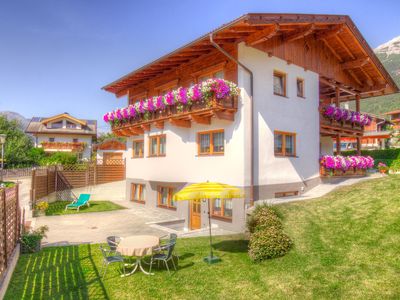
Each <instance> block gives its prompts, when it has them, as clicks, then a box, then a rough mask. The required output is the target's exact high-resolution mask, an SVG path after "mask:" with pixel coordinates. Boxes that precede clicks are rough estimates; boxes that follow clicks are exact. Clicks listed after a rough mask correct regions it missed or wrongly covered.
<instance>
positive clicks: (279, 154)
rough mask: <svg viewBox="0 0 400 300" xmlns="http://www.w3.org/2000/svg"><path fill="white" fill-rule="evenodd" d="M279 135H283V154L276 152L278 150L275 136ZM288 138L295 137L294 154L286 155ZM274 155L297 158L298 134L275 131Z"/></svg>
mask: <svg viewBox="0 0 400 300" xmlns="http://www.w3.org/2000/svg"><path fill="white" fill-rule="evenodd" d="M278 134H280V135H282V152H276V148H275V136H276V135H278ZM286 136H292V137H293V154H287V153H286ZM274 155H275V156H282V157H297V133H296V132H287V131H280V130H274Z"/></svg>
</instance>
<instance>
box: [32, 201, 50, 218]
mask: <svg viewBox="0 0 400 300" xmlns="http://www.w3.org/2000/svg"><path fill="white" fill-rule="evenodd" d="M48 208H49V203H47V202H46V201H40V202H38V204H36V209H35V213H36V216H37V217H40V216H44V215H46V210H47V209H48Z"/></svg>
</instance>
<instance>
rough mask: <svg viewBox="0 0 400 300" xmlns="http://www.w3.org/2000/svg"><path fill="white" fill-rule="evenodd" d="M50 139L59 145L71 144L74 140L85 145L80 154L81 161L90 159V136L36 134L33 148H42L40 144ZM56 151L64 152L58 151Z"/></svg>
mask: <svg viewBox="0 0 400 300" xmlns="http://www.w3.org/2000/svg"><path fill="white" fill-rule="evenodd" d="M50 138H54V142H61V143H72V142H73V141H74V139H77V141H78V142H82V143H86V146H85V149H84V150H83V152H82V158H83V159H90V156H91V153H92V136H88V135H80V134H76V135H73V134H60V133H54V134H48V133H46V134H37V135H36V137H35V147H42V142H49V139H50ZM58 151H65V150H62V149H59V150H58Z"/></svg>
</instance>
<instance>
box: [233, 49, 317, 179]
mask: <svg viewBox="0 0 400 300" xmlns="http://www.w3.org/2000/svg"><path fill="white" fill-rule="evenodd" d="M238 55H239V61H241V62H242V63H243V64H244V65H246V66H247V67H248V68H249V69H250V70H252V71H253V75H254V95H253V99H254V106H255V107H254V108H255V111H256V112H257V113H256V114H255V115H254V119H255V126H254V128H255V132H256V135H258V143H259V144H258V145H257V141H255V145H256V148H257V149H258V154H257V155H256V157H255V159H256V161H255V165H256V166H257V167H256V169H258V170H256V176H255V184H256V185H270V184H282V183H292V182H299V181H303V180H307V179H311V178H315V177H318V176H319V162H318V158H319V138H320V136H319V112H318V105H319V77H318V74H317V73H314V72H311V71H305V70H304V69H303V68H302V67H299V66H296V65H293V64H290V65H288V64H287V62H286V61H284V60H281V59H279V58H276V57H268V55H267V54H266V53H265V52H262V51H259V50H257V49H254V48H251V47H247V46H245V45H244V43H242V44H240V45H239V53H238ZM274 70H277V71H282V72H285V73H286V74H287V97H281V96H276V95H274V94H273V72H274ZM297 77H301V78H303V79H304V82H305V99H304V98H300V97H297V87H296V79H297ZM239 86H240V87H242V86H244V87H245V88H246V90H247V93H248V94H249V93H250V92H249V81H248V75H247V74H246V72H245V71H244V70H242V69H239ZM274 130H279V131H287V132H294V133H297V140H296V142H297V143H296V144H297V157H293V158H289V157H276V156H275V155H274ZM257 156H258V157H257ZM246 160H248V159H246Z"/></svg>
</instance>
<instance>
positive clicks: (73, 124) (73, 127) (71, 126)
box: [67, 121, 77, 129]
mask: <svg viewBox="0 0 400 300" xmlns="http://www.w3.org/2000/svg"><path fill="white" fill-rule="evenodd" d="M67 128H69V129H76V128H77V126H76V124H75V123H72V122H69V121H67Z"/></svg>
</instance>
